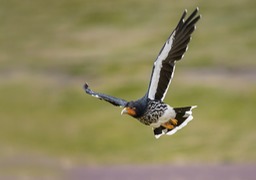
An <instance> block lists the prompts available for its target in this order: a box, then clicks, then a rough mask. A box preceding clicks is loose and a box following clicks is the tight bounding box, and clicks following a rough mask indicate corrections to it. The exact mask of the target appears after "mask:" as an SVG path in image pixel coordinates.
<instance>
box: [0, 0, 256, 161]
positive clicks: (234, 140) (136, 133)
mask: <svg viewBox="0 0 256 180" xmlns="http://www.w3.org/2000/svg"><path fill="white" fill-rule="evenodd" d="M255 5H256V3H255V2H254V1H252V0H247V1H241V0H236V1H231V0H228V1H225V2H222V3H219V2H217V1H213V0H212V1H207V2H205V1H198V2H192V1H191V2H188V1H179V2H175V3H174V2H173V1H164V0H161V1H139V2H138V1H133V0H129V1H114V0H110V1H103V0H100V1H89V0H87V1H79V0H75V1H67V0H63V1H61V2H60V1H47V0H45V1H25V2H20V1H17V0H10V1H2V2H1V6H0V21H1V24H2V25H1V27H0V74H1V77H0V82H1V84H0V94H1V95H0V119H1V120H0V146H1V147H2V150H1V151H5V149H7V150H8V149H9V148H11V149H12V151H13V153H14V154H15V153H17V154H19V152H23V151H25V152H31V153H33V152H41V153H45V154H48V155H51V156H55V157H69V158H71V159H74V160H75V161H81V162H83V163H88V164H89V163H97V164H101V163H106V164H111V163H114V164H121V163H179V162H180V163H195V162H198V163H200V162H204V163H211V162H214V163H220V162H255V161H256V154H255V153H254V152H255V151H256V146H255V140H256V139H255V137H256V136H255V135H256V134H255V130H254V127H255V125H256V121H255V120H254V117H253V116H254V108H255V105H256V95H255V94H256V87H255V83H254V82H253V81H252V82H245V81H246V80H240V81H238V82H237V84H235V85H234V84H232V85H230V84H229V82H230V81H229V79H228V78H230V79H232V76H231V77H229V76H227V77H225V78H226V80H225V81H224V82H226V84H221V82H223V81H221V82H219V83H217V85H216V83H215V85H214V86H213V85H212V82H211V81H209V83H200V82H197V83H195V84H194V85H193V84H192V83H189V82H186V80H185V79H181V78H179V75H181V74H182V72H185V71H186V69H191V68H194V69H196V68H206V69H207V68H209V69H214V68H216V69H217V68H219V67H223V68H224V69H225V68H227V69H228V68H232V69H235V70H236V69H240V68H241V69H247V68H250V69H255V67H256V61H255V58H256V54H255V47H256V44H255V42H256V39H255V38H256V36H255V32H256V31H255V30H256V25H255V23H253V22H254V20H255V18H256V14H255V8H254V7H255ZM196 6H199V7H200V8H201V9H200V12H201V13H202V14H203V18H202V20H200V22H199V23H198V26H197V31H196V32H195V34H194V36H193V40H192V42H191V44H190V48H189V51H188V52H187V53H186V56H185V59H184V61H182V62H180V63H179V64H178V67H177V70H178V69H179V70H181V71H179V70H178V72H177V73H176V75H177V77H176V78H177V79H176V78H175V79H174V81H173V86H172V87H171V88H170V92H169V94H168V96H167V98H166V102H167V103H170V104H171V105H172V106H184V105H193V104H196V105H198V108H197V109H195V110H194V118H195V119H194V120H193V121H192V122H191V123H190V124H189V125H188V126H187V127H185V128H184V129H183V130H182V131H179V132H178V133H177V134H175V135H174V136H168V137H163V138H160V139H159V140H156V139H155V138H154V137H153V133H152V131H151V129H150V128H149V127H146V126H143V125H142V124H140V123H138V122H137V121H136V120H135V119H132V118H130V117H128V116H121V115H120V110H121V109H119V108H115V107H112V106H111V105H109V104H106V103H104V102H100V101H98V100H96V99H94V98H92V97H89V96H87V95H86V94H85V93H84V92H83V89H82V86H83V83H84V81H87V82H88V83H89V84H90V85H91V86H92V88H93V89H95V90H98V91H101V92H105V93H109V94H112V95H115V96H118V97H122V98H125V99H128V100H131V99H136V98H139V97H140V96H142V95H143V94H144V93H145V91H146V89H147V86H148V80H149V75H150V72H151V68H152V64H153V61H154V59H155V57H156V55H157V54H158V51H159V50H160V48H161V46H162V45H163V43H164V41H165V39H166V38H167V37H168V35H169V33H170V32H171V31H172V29H173V28H174V27H175V26H176V23H177V21H178V19H179V17H180V15H181V13H182V11H183V10H184V9H185V8H187V9H188V10H189V12H191V11H192V10H193V9H194V8H195V7H196ZM253 80H255V79H253ZM240 82H242V84H240ZM240 86H243V87H240ZM0 159H1V156H0Z"/></svg>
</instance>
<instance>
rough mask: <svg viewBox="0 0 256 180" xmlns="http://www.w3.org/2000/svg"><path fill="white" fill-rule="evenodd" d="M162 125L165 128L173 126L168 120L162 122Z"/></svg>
mask: <svg viewBox="0 0 256 180" xmlns="http://www.w3.org/2000/svg"><path fill="white" fill-rule="evenodd" d="M162 126H164V127H165V128H167V129H173V128H174V126H173V125H172V124H171V123H170V122H166V123H164V124H162Z"/></svg>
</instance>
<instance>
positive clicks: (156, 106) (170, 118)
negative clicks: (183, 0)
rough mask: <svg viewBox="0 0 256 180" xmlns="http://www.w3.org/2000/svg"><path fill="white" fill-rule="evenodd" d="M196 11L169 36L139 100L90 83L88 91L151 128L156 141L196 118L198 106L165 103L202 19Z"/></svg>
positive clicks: (184, 15)
mask: <svg viewBox="0 0 256 180" xmlns="http://www.w3.org/2000/svg"><path fill="white" fill-rule="evenodd" d="M198 11H199V9H198V8H196V9H195V10H194V11H193V12H192V13H191V15H190V16H189V17H188V18H187V19H185V17H186V15H187V10H185V11H184V13H183V14H182V16H181V19H180V21H179V22H178V25H177V26H176V28H175V29H174V31H173V32H172V33H171V35H170V36H169V37H168V39H167V41H166V42H165V44H164V45H163V47H162V49H161V50H160V53H159V54H158V56H157V58H156V60H155V62H154V65H153V69H152V73H151V78H150V83H149V88H148V91H147V92H146V94H145V95H144V96H143V97H142V98H141V99H139V100H136V101H126V100H124V99H120V98H116V97H113V96H109V95H106V94H102V93H97V92H94V91H92V90H91V89H90V88H89V86H88V85H87V84H85V85H84V89H85V92H86V93H87V94H89V95H91V96H93V97H96V98H98V99H100V100H105V101H107V102H109V103H111V104H113V105H115V106H120V107H123V108H124V109H123V110H122V112H121V114H128V115H130V116H132V117H134V118H136V119H137V120H139V121H140V122H141V123H143V124H145V125H147V126H151V127H152V129H153V132H154V135H155V137H156V138H159V137H160V136H161V135H163V134H166V135H172V134H174V133H175V132H176V131H177V130H179V129H181V128H183V127H184V126H186V125H187V123H188V122H189V121H191V120H192V119H193V116H192V109H194V108H195V107H196V106H187V107H180V108H173V107H171V106H169V105H168V104H166V103H164V102H163V100H164V98H165V95H166V93H167V91H168V88H169V85H170V83H171V81H172V78H173V75H174V69H175V65H176V62H177V61H179V60H180V59H182V58H183V56H184V54H185V52H186V51H187V49H188V43H189V42H190V40H191V35H192V33H193V32H194V30H195V29H196V26H195V24H196V23H197V21H198V20H199V19H200V18H201V15H197V13H198Z"/></svg>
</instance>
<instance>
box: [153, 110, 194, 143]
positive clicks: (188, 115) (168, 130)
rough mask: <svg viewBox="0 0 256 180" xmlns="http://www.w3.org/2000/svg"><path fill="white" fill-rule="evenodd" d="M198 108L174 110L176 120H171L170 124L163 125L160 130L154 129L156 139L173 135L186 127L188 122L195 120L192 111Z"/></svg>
mask: <svg viewBox="0 0 256 180" xmlns="http://www.w3.org/2000/svg"><path fill="white" fill-rule="evenodd" d="M196 107H197V106H187V107H180V108H173V110H174V111H175V113H176V116H175V118H173V119H170V120H169V121H168V122H166V123H164V124H162V125H161V126H160V127H158V128H154V129H153V130H154V135H155V137H156V138H157V139H158V138H159V137H160V136H162V135H163V134H166V135H172V134H174V133H176V132H177V131H178V130H180V129H181V128H183V127H184V126H186V125H187V124H188V122H189V121H191V120H192V119H193V116H192V109H194V108H196Z"/></svg>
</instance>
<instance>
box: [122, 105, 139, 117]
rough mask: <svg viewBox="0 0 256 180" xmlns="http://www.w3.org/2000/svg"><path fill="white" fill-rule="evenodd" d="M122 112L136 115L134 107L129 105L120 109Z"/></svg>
mask: <svg viewBox="0 0 256 180" xmlns="http://www.w3.org/2000/svg"><path fill="white" fill-rule="evenodd" d="M123 114H129V115H130V116H135V115H136V112H135V110H134V109H132V108H129V107H126V108H124V109H123V110H122V111H121V115H123Z"/></svg>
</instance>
